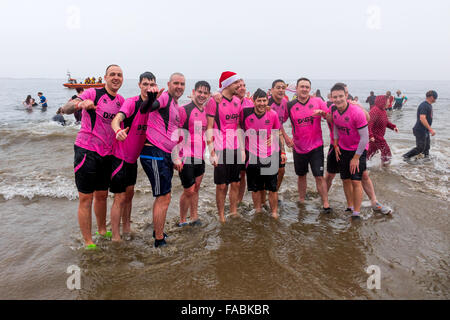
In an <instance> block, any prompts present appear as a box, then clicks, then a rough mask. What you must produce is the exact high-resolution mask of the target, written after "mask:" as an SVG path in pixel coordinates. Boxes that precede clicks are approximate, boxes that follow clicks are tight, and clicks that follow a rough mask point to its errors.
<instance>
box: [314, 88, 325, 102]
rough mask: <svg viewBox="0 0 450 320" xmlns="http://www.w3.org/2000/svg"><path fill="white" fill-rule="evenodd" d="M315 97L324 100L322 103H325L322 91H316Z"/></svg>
mask: <svg viewBox="0 0 450 320" xmlns="http://www.w3.org/2000/svg"><path fill="white" fill-rule="evenodd" d="M315 97H317V98H320V99H322V101H324V102H325V99H324V98H323V97H322V95H321V94H320V90H319V89H317V90H316V94H315Z"/></svg>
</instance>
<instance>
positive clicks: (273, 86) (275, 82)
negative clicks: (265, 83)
mask: <svg viewBox="0 0 450 320" xmlns="http://www.w3.org/2000/svg"><path fill="white" fill-rule="evenodd" d="M278 82H283V83H284V84H286V82H284V81H283V80H281V79H277V80H275V81H274V82H272V89H273V88H275V86H276V84H277V83H278Z"/></svg>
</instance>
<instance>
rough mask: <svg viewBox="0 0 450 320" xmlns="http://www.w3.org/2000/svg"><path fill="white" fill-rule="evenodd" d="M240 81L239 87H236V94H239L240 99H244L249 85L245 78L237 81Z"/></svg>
mask: <svg viewBox="0 0 450 320" xmlns="http://www.w3.org/2000/svg"><path fill="white" fill-rule="evenodd" d="M236 82H237V83H238V87H237V89H236V95H237V96H238V98H239V99H241V100H242V99H244V97H245V93H246V92H247V87H246V85H245V82H244V80H242V79H241V80H238V81H236Z"/></svg>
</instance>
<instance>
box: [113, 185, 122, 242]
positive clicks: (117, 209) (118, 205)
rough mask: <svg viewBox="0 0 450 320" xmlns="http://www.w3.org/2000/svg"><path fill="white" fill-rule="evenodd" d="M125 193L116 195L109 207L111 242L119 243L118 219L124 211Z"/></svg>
mask: <svg viewBox="0 0 450 320" xmlns="http://www.w3.org/2000/svg"><path fill="white" fill-rule="evenodd" d="M125 199H126V194H125V192H122V193H116V194H115V195H114V202H113V204H112V207H111V229H112V241H117V242H118V241H120V218H121V216H122V214H123V212H124V209H125Z"/></svg>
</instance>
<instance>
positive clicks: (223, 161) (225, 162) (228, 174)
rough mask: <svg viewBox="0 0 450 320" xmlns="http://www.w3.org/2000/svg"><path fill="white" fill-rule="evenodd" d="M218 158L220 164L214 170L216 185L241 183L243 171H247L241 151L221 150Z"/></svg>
mask: <svg viewBox="0 0 450 320" xmlns="http://www.w3.org/2000/svg"><path fill="white" fill-rule="evenodd" d="M216 154H217V157H218V159H219V164H218V165H217V167H215V168H214V184H227V185H228V184H230V183H233V182H239V181H241V171H242V170H245V167H244V163H243V161H242V159H241V154H240V151H239V150H229V149H225V150H221V151H218V152H217V153H216Z"/></svg>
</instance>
